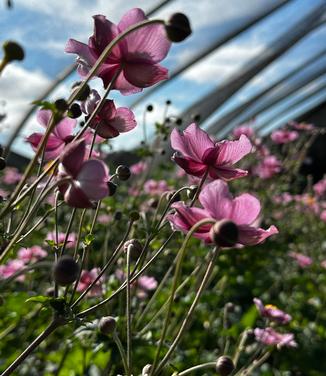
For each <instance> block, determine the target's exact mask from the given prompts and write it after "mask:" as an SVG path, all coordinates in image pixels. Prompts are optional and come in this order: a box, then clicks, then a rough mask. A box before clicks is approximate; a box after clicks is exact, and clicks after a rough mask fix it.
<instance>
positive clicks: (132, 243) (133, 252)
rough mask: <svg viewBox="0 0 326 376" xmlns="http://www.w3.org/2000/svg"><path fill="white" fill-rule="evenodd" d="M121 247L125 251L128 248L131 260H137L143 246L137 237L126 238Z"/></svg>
mask: <svg viewBox="0 0 326 376" xmlns="http://www.w3.org/2000/svg"><path fill="white" fill-rule="evenodd" d="M123 248H124V250H125V251H127V249H128V248H129V253H130V258H131V259H132V260H137V259H138V257H139V256H140V254H141V252H142V250H143V246H142V245H141V243H140V241H139V240H137V239H130V240H127V241H126V242H125V244H124V245H123Z"/></svg>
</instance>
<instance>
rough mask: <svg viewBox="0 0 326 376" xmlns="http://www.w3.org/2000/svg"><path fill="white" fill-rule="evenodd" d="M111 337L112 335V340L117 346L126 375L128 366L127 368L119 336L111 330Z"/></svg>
mask: <svg viewBox="0 0 326 376" xmlns="http://www.w3.org/2000/svg"><path fill="white" fill-rule="evenodd" d="M112 337H113V340H114V342H115V343H116V345H117V347H118V350H119V353H120V356H121V359H122V363H123V368H124V370H125V374H126V375H128V374H129V368H128V363H127V356H126V353H125V351H124V349H123V346H122V343H121V341H120V338H119V337H118V334H117V332H116V331H114V332H113V334H112Z"/></svg>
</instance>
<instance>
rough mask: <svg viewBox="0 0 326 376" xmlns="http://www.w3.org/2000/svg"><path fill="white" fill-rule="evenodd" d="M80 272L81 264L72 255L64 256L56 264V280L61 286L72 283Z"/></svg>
mask: <svg viewBox="0 0 326 376" xmlns="http://www.w3.org/2000/svg"><path fill="white" fill-rule="evenodd" d="M78 274H79V266H78V264H77V262H76V261H75V260H74V259H73V258H72V257H71V256H68V255H65V256H62V257H61V258H60V259H59V260H58V262H57V263H56V264H55V265H54V269H53V276H54V280H55V281H56V283H57V284H58V285H60V286H67V285H70V284H71V283H73V282H74V281H76V279H77V277H78Z"/></svg>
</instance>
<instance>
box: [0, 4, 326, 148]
mask: <svg viewBox="0 0 326 376" xmlns="http://www.w3.org/2000/svg"><path fill="white" fill-rule="evenodd" d="M273 2H275V0H223V1H217V0H215V1H214V0H202V1H198V0H175V1H172V2H171V3H170V4H169V5H167V6H166V7H164V8H163V9H162V10H161V11H159V12H158V13H157V14H156V15H155V16H159V17H164V18H166V17H168V16H169V15H170V14H171V13H173V12H175V11H182V12H184V13H186V14H187V15H188V16H189V18H190V20H191V23H192V26H193V31H194V32H193V35H192V36H191V37H190V38H189V39H188V40H187V41H185V42H184V43H181V44H178V45H174V46H173V48H172V49H171V52H170V54H169V57H168V58H167V59H166V61H164V62H163V65H165V66H167V67H168V68H169V69H173V68H174V67H176V66H178V64H180V63H182V61H184V59H186V58H187V57H189V56H191V55H192V54H194V53H196V52H197V51H198V48H203V47H204V46H205V45H207V44H209V43H210V42H211V41H212V40H214V39H215V38H216V37H217V36H219V35H223V33H225V32H226V31H227V30H228V29H229V28H232V27H233V26H234V24H235V23H238V22H242V21H243V20H245V19H246V18H248V17H251V16H252V14H253V13H257V12H259V10H262V9H264V7H266V6H268V5H270V4H273ZM322 3H325V0H292V1H290V2H289V4H288V5H286V6H284V7H282V8H281V9H280V10H279V11H277V12H275V14H273V15H272V16H270V17H269V18H268V19H266V20H264V21H263V22H260V23H259V24H257V25H256V26H255V27H253V28H251V29H250V30H248V31H247V32H245V33H243V35H241V36H239V37H238V38H235V39H234V40H232V41H230V42H229V43H227V44H226V45H225V46H223V47H222V48H220V49H218V50H216V51H215V52H214V53H212V54H210V56H209V57H208V58H206V59H205V60H204V61H202V62H199V63H198V64H196V65H194V66H193V67H191V68H190V69H188V70H187V71H186V72H185V73H184V74H182V76H180V77H179V78H177V79H176V80H174V81H172V82H171V83H169V84H167V85H166V86H165V87H164V88H163V89H162V90H158V91H157V92H156V93H155V94H154V95H153V96H152V97H150V98H149V99H148V100H146V101H144V102H143V103H141V105H139V106H138V107H137V108H136V109H135V113H136V116H137V118H138V119H139V127H137V129H135V130H134V131H133V133H132V134H131V133H129V134H128V135H127V136H123V137H119V138H118V139H116V140H114V142H113V144H114V146H115V147H116V148H121V147H125V145H126V141H127V140H128V146H129V147H132V146H134V145H136V144H137V143H138V142H139V140H140V139H141V134H142V132H141V128H142V127H141V119H142V112H143V110H144V108H145V107H146V105H147V104H148V103H149V102H150V103H153V104H154V108H155V111H153V113H151V114H149V117H148V125H149V126H151V125H152V124H153V123H154V121H155V120H157V119H161V118H162V113H163V109H164V103H165V100H166V99H171V100H172V102H173V104H172V106H171V109H170V113H171V114H175V115H178V114H179V113H181V112H182V111H183V110H185V109H186V108H187V107H188V106H190V105H191V104H192V103H194V102H196V101H197V100H198V99H199V98H200V97H201V96H202V95H204V94H206V93H208V92H209V91H210V90H211V89H213V88H214V87H216V86H217V85H218V84H219V83H221V82H223V80H225V79H226V78H228V77H230V75H232V74H233V73H234V72H236V71H237V70H238V69H239V68H240V67H241V66H243V65H245V64H246V63H248V62H249V61H250V60H251V59H254V58H255V57H256V56H258V55H259V54H260V53H262V52H263V51H264V50H265V49H266V48H268V47H269V46H270V45H272V43H273V41H275V40H276V39H277V38H278V37H280V36H281V35H286V33H287V31H288V30H289V29H290V28H291V27H293V26H294V25H295V24H296V23H298V22H300V20H301V19H304V17H305V16H306V15H307V14H308V13H309V12H311V11H312V10H313V9H314V8H315V7H317V6H318V5H320V4H322ZM155 4H156V1H154V0H138V1H136V0H129V1H125V0H110V1H107V0H97V1H88V0H69V1H67V0H65V1H63V0H56V1H55V2H53V1H52V2H50V1H39V0H14V8H13V9H12V10H6V9H4V8H5V5H4V2H1V3H0V23H1V32H0V36H1V40H2V41H3V40H6V39H12V40H17V41H19V42H20V43H21V44H22V45H23V46H24V48H25V50H26V59H25V60H24V61H23V62H22V63H17V64H13V65H11V66H9V67H8V69H6V70H5V71H4V73H3V75H2V76H1V78H0V113H1V112H6V113H7V119H6V121H5V122H3V123H1V125H2V127H1V134H0V137H2V138H4V137H6V134H8V132H10V129H11V128H12V125H14V124H16V123H17V122H18V121H19V119H20V118H21V117H22V116H23V114H24V112H25V111H26V110H27V109H28V107H29V105H30V102H31V101H32V100H33V99H35V98H36V97H37V96H38V95H39V93H41V92H42V90H44V89H45V88H46V87H47V85H49V83H50V82H51V80H53V79H54V78H55V76H56V75H57V74H58V73H60V72H61V71H62V70H63V69H64V68H65V67H66V66H67V65H69V64H71V63H72V62H73V61H74V56H72V55H67V54H65V53H64V51H63V50H64V46H65V43H66V41H67V40H68V39H69V38H75V39H77V40H80V41H83V42H86V41H87V38H88V37H89V36H90V35H91V34H92V28H93V25H92V18H91V16H92V15H94V14H104V15H106V17H107V18H108V19H110V20H112V21H113V22H116V23H117V22H118V21H119V19H120V17H121V16H122V15H123V14H124V12H125V11H126V10H128V9H129V8H132V7H140V8H143V9H144V10H145V11H146V10H148V9H150V8H151V7H153V6H154V5H155ZM1 8H2V9H1ZM153 17H154V16H153ZM325 40H326V27H325V26H323V27H320V28H318V29H317V30H315V31H314V32H313V33H311V34H309V35H308V36H307V37H306V38H305V39H304V40H303V41H302V42H300V43H299V44H298V45H297V46H295V47H294V48H293V49H291V50H290V51H289V53H287V54H286V55H285V56H284V57H282V58H280V59H279V60H278V61H277V62H276V63H274V64H272V65H271V66H270V67H268V69H266V70H264V72H262V73H261V74H259V75H258V76H257V77H256V78H255V79H253V80H252V81H250V82H249V83H248V84H247V85H246V86H245V87H244V88H243V89H241V90H240V91H239V92H238V93H237V94H236V95H234V96H233V97H232V98H230V100H229V101H228V102H227V103H226V104H225V105H224V106H223V107H222V108H220V110H218V111H217V112H216V113H214V114H213V115H212V116H211V117H210V118H209V119H207V121H206V122H205V123H204V124H203V126H204V127H205V126H208V125H210V124H212V123H213V122H215V121H216V120H218V118H219V117H220V116H222V115H223V114H224V113H225V112H226V111H228V110H229V109H232V108H233V107H234V106H236V105H237V104H238V103H239V102H241V101H243V100H245V99H246V98H248V97H250V96H252V95H254V94H256V93H257V91H259V90H262V89H263V88H265V87H266V85H270V84H271V83H272V82H273V80H277V79H278V78H279V77H280V76H282V75H284V76H285V75H286V74H287V73H288V72H290V71H291V70H292V69H294V68H295V67H296V66H297V64H299V63H302V59H307V57H309V56H311V54H312V55H313V54H315V53H317V52H318V51H320V50H321V49H322V48H325V47H326V45H325ZM77 79H78V76H77V74H76V75H74V76H72V77H71V78H70V79H69V80H67V82H65V83H64V84H63V85H60V87H59V88H58V90H56V92H55V93H54V94H53V95H52V97H51V99H55V98H58V97H62V96H67V95H68V93H69V88H70V86H71V83H72V82H73V81H76V80H77ZM314 84H315V85H318V82H317V83H314ZM92 85H94V87H96V88H97V89H99V90H101V86H102V85H101V81H100V80H93V81H92ZM305 90H309V86H308V87H307V88H305ZM298 95H300V93H298ZM324 95H325V93H324ZM318 98H319V99H318V100H320V97H318ZM114 99H115V100H116V101H117V105H118V106H125V105H128V104H131V103H132V102H133V101H134V100H135V96H129V97H123V96H121V95H119V94H115V95H114ZM3 100H5V101H6V103H5V104H4V103H3ZM316 100H317V99H316ZM281 109H282V108H278V106H276V107H275V108H271V109H270V110H269V114H268V113H267V114H264V113H263V114H262V115H261V118H260V117H258V118H257V123H258V124H259V122H266V116H267V119H268V116H270V118H271V119H272V118H273V117H275V116H274V115H275V114H277V112H278V111H280V110H281ZM271 111H272V112H271ZM286 120H287V119H286V118H284V119H283V118H282V121H283V122H284V121H286ZM273 124H274V125H273V126H275V127H276V126H280V125H281V123H280V121H279V122H275V121H274V123H273ZM36 129H39V127H38V125H37V122H36V120H35V117H33V118H32V119H31V120H30V121H29V122H28V125H27V128H26V129H25V130H24V132H23V134H22V136H21V138H20V139H19V140H18V141H17V143H16V144H15V146H14V149H15V150H17V151H20V152H22V153H24V154H29V153H31V150H30V149H29V146H28V145H26V144H25V143H24V142H23V139H24V137H25V136H26V135H28V134H30V133H31V132H32V131H33V130H36ZM127 137H128V138H127Z"/></svg>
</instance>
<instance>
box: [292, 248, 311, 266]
mask: <svg viewBox="0 0 326 376" xmlns="http://www.w3.org/2000/svg"><path fill="white" fill-rule="evenodd" d="M289 256H290V257H292V258H293V259H294V260H296V262H297V263H298V265H299V266H301V268H306V267H307V266H310V265H311V264H312V259H311V258H310V257H309V256H306V255H303V254H302V253H298V252H289Z"/></svg>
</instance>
